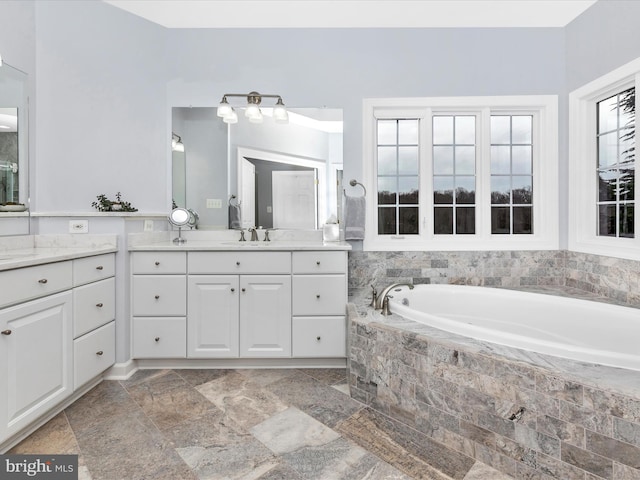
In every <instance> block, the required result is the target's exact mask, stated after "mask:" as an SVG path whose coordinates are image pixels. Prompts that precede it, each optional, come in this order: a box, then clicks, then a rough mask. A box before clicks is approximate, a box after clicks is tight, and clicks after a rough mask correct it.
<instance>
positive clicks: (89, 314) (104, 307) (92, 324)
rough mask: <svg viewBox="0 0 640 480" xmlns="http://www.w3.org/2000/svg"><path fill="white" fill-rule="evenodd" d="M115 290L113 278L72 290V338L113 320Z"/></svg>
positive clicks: (114, 313)
mask: <svg viewBox="0 0 640 480" xmlns="http://www.w3.org/2000/svg"><path fill="white" fill-rule="evenodd" d="M115 289H116V281H115V279H114V278H108V279H106V280H101V281H99V282H94V283H90V284H89V285H83V286H82V287H76V288H74V289H73V338H76V337H79V336H80V335H83V334H85V333H87V332H90V331H91V330H93V329H95V328H98V327H99V326H101V325H104V324H105V323H108V322H110V321H111V320H113V319H114V318H115V315H116V290H115Z"/></svg>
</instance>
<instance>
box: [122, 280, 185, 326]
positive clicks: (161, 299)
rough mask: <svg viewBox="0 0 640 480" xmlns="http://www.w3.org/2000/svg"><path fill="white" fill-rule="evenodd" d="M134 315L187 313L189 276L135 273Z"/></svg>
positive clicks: (177, 314)
mask: <svg viewBox="0 0 640 480" xmlns="http://www.w3.org/2000/svg"><path fill="white" fill-rule="evenodd" d="M132 303H133V308H132V311H133V315H135V316H147V315H148V316H168V317H169V316H182V315H186V314H187V277H186V276H184V275H134V276H133V301H132Z"/></svg>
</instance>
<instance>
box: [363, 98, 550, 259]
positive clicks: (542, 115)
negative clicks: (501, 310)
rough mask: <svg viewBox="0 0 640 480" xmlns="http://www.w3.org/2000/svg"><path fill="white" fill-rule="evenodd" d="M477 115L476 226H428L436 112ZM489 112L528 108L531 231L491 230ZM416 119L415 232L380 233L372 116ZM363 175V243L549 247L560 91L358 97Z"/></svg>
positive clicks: (412, 247) (378, 246)
mask: <svg viewBox="0 0 640 480" xmlns="http://www.w3.org/2000/svg"><path fill="white" fill-rule="evenodd" d="M438 114H445V115H476V116H477V117H476V118H477V123H476V161H477V164H476V207H475V208H476V233H475V234H458V235H455V234H454V235H444V234H434V232H433V208H434V203H433V158H432V128H433V126H432V121H431V118H432V117H433V116H434V115H438ZM491 114H505V115H521V114H531V115H533V117H534V119H533V125H534V137H533V142H534V145H536V146H537V147H534V148H536V151H535V152H534V164H533V178H534V189H533V206H534V215H533V225H534V233H533V234H491V204H490V203H491V200H490V193H491V187H490V154H491V145H490V138H489V135H490V130H489V128H488V125H489V124H490V120H491V118H490V117H491ZM385 118H387V119H390V118H418V119H420V122H421V126H420V135H419V138H420V146H419V156H420V161H419V170H418V171H419V177H420V178H419V186H420V195H419V211H420V220H419V227H420V233H419V234H418V235H379V234H378V233H377V232H378V229H377V218H378V217H377V184H376V175H377V159H376V121H377V120H378V119H385ZM363 158H364V163H363V181H364V184H365V185H366V188H367V192H371V193H370V194H369V198H368V199H367V215H366V229H365V239H364V242H363V249H364V250H381V251H389V250H407V251H417V250H442V251H462V250H554V249H557V248H558V245H559V240H558V238H559V237H558V226H559V223H558V198H559V191H558V97H557V95H525V96H489V97H420V98H375V99H364V100H363Z"/></svg>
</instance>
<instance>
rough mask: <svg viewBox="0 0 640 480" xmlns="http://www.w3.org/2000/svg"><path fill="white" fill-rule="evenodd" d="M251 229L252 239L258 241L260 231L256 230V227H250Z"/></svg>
mask: <svg viewBox="0 0 640 480" xmlns="http://www.w3.org/2000/svg"><path fill="white" fill-rule="evenodd" d="M249 231H250V232H251V241H252V242H257V241H258V231H257V230H256V227H251V228H250V229H249Z"/></svg>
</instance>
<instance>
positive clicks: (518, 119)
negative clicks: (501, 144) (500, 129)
mask: <svg viewBox="0 0 640 480" xmlns="http://www.w3.org/2000/svg"><path fill="white" fill-rule="evenodd" d="M531 120H532V117H531V115H514V116H513V117H511V128H512V131H511V143H514V144H518V145H530V144H531V129H532V127H531Z"/></svg>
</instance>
